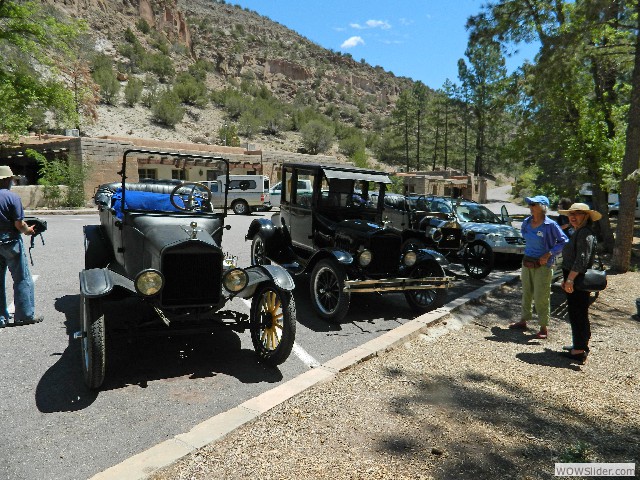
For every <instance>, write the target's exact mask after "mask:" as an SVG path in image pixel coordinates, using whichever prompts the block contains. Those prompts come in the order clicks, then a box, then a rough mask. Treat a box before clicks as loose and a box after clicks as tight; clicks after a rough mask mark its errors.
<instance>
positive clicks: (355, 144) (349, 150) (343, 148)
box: [338, 134, 364, 157]
mask: <svg viewBox="0 0 640 480" xmlns="http://www.w3.org/2000/svg"><path fill="white" fill-rule="evenodd" d="M338 149H339V151H340V153H342V154H343V155H346V156H347V157H353V156H354V155H355V154H356V153H357V152H363V153H364V139H363V138H362V136H361V135H359V134H352V135H350V136H348V137H346V138H343V139H342V140H340V142H339V143H338Z"/></svg>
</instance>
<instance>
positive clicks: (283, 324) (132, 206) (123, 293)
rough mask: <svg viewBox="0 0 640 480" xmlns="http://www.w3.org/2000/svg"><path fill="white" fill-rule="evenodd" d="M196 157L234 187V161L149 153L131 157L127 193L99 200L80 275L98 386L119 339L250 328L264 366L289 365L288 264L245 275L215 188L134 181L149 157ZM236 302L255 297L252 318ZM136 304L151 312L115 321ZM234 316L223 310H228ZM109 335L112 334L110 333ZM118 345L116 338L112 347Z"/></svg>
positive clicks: (92, 382) (103, 192) (91, 373)
mask: <svg viewBox="0 0 640 480" xmlns="http://www.w3.org/2000/svg"><path fill="white" fill-rule="evenodd" d="M154 155H155V156H162V157H169V158H173V159H175V160H182V159H184V160H187V159H194V160H198V161H202V162H203V164H204V163H206V165H207V166H208V168H213V169H215V170H216V174H217V176H218V177H219V178H226V179H227V180H226V181H227V183H228V181H229V180H228V172H229V162H228V160H225V159H223V158H220V157H211V156H205V155H187V154H180V153H168V152H157V151H150V150H142V149H131V150H127V151H125V152H124V154H123V159H122V170H121V171H120V172H118V173H119V175H120V176H121V177H122V182H120V184H119V186H118V187H117V188H114V184H105V185H102V186H101V187H100V188H99V189H98V192H97V194H96V196H95V202H96V203H97V205H98V209H99V215H100V224H99V225H86V226H85V227H84V245H85V269H84V270H82V271H81V272H80V292H81V321H80V331H79V332H78V333H77V334H76V337H79V338H80V339H81V344H82V346H81V351H82V370H83V373H84V380H85V383H86V384H87V386H88V387H89V388H92V389H96V388H99V387H100V386H101V385H102V383H103V381H104V378H105V372H106V366H107V358H106V351H107V350H106V342H107V340H108V339H110V338H116V337H117V336H118V335H117V334H118V332H125V333H126V335H127V336H130V335H136V334H140V335H142V334H149V335H152V334H155V335H157V334H161V335H167V336H169V335H171V336H173V335H176V334H180V333H185V334H193V333H196V332H212V331H215V329H216V328H219V327H222V328H227V329H232V330H234V331H238V332H244V331H245V330H246V329H248V330H249V331H250V334H251V340H252V343H253V346H254V348H255V351H256V353H257V354H258V357H259V359H260V360H261V361H262V362H264V363H266V364H268V365H271V366H275V365H278V364H280V363H282V362H284V361H285V360H286V359H287V358H288V356H289V354H290V353H291V350H292V348H293V343H294V338H295V331H296V309H295V302H294V299H293V295H292V290H293V287H294V283H293V279H292V278H291V276H290V275H289V273H288V272H287V271H286V270H284V269H283V268H281V267H278V266H273V265H255V266H251V267H249V268H238V267H236V266H235V265H234V261H233V258H229V257H228V256H226V255H225V253H224V252H223V250H222V248H221V245H222V236H223V232H224V230H225V229H227V230H228V229H229V228H230V227H229V226H226V225H225V218H226V216H227V202H226V199H225V201H224V202H223V206H222V208H220V209H218V208H215V207H214V206H213V203H212V202H211V192H210V191H209V189H208V188H207V187H206V186H205V185H203V184H201V183H197V182H181V183H179V184H178V185H172V184H167V185H162V184H158V183H129V182H125V179H126V178H127V173H126V172H127V167H128V164H130V163H132V162H134V161H135V159H136V158H140V157H142V156H145V157H146V158H150V157H152V156H154ZM234 297H240V298H243V299H251V308H250V314H249V315H247V314H246V313H244V314H243V313H241V312H234V311H232V310H229V305H228V303H229V302H230V300H232V299H233V298H234ZM126 302H134V304H135V306H136V308H138V307H142V309H143V311H145V312H146V313H147V314H146V315H126V313H125V314H124V315H108V316H107V315H105V312H110V311H113V309H114V307H118V306H120V310H124V311H125V312H129V311H131V310H132V309H130V308H123V306H125V305H128V304H127V303H126ZM224 307H226V309H224V310H223V308H224ZM107 333H110V335H109V336H107ZM109 341H110V340H109Z"/></svg>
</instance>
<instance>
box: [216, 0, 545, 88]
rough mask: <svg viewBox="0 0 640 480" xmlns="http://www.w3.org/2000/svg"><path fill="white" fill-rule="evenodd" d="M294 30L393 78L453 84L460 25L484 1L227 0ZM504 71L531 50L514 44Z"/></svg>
mask: <svg viewBox="0 0 640 480" xmlns="http://www.w3.org/2000/svg"><path fill="white" fill-rule="evenodd" d="M227 3H230V4H237V5H240V6H241V7H243V8H249V9H250V10H253V11H256V12H258V13H259V14H261V15H264V16H266V17H269V18H270V19H272V20H274V21H276V22H278V23H280V24H282V25H284V26H285V27H288V28H290V29H292V30H295V31H296V32H298V33H299V34H301V35H302V36H304V37H307V38H308V39H309V40H311V41H313V42H315V43H317V44H319V45H320V46H322V47H324V48H327V49H332V50H334V51H340V52H343V53H350V54H351V55H352V56H353V58H354V59H355V60H356V61H360V59H362V58H364V59H365V61H366V62H367V63H369V64H371V65H373V66H376V65H380V66H381V67H382V68H384V69H385V70H387V71H391V72H393V73H394V74H395V75H397V76H405V77H410V78H412V79H413V80H421V81H422V82H423V83H425V84H426V85H427V86H429V87H431V88H440V87H442V84H443V83H444V82H445V80H446V79H447V78H449V79H450V80H451V81H453V82H454V83H459V82H458V66H457V64H458V59H460V58H463V57H464V51H465V49H466V48H467V40H468V33H467V31H466V30H465V23H466V20H467V18H468V17H469V16H470V15H474V14H476V13H479V12H480V7H481V5H482V4H483V3H485V1H484V0H482V1H481V0H384V1H383V0H315V1H310V0H230V1H229V0H228V1H227ZM518 49H519V51H520V53H519V54H517V55H515V56H513V57H512V58H509V59H507V66H508V68H509V71H512V70H514V69H515V68H517V67H518V66H519V65H520V64H521V63H522V61H523V60H524V59H525V58H526V59H530V60H531V59H532V58H533V56H534V55H535V53H536V48H535V47H533V46H528V45H520V46H518Z"/></svg>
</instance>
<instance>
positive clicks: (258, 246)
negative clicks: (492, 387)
mask: <svg viewBox="0 0 640 480" xmlns="http://www.w3.org/2000/svg"><path fill="white" fill-rule="evenodd" d="M270 264H271V262H270V261H269V259H268V258H267V254H266V249H265V244H264V238H262V235H260V234H259V233H256V235H255V237H253V242H251V265H270Z"/></svg>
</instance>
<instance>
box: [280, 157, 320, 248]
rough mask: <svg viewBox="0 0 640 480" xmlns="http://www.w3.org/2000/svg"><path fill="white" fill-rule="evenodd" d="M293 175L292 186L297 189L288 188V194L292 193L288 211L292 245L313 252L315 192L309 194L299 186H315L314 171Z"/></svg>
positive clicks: (296, 170) (299, 170) (298, 170)
mask: <svg viewBox="0 0 640 480" xmlns="http://www.w3.org/2000/svg"><path fill="white" fill-rule="evenodd" d="M292 173H293V175H292V178H291V185H295V186H296V187H295V188H291V189H289V185H287V187H286V188H287V193H289V192H290V201H289V205H288V210H289V231H290V233H291V243H292V244H293V245H294V246H295V247H298V248H302V249H305V250H313V240H312V234H313V216H312V212H313V211H312V203H313V190H312V191H311V192H309V191H308V190H307V189H299V188H298V185H299V184H301V183H308V182H311V185H314V183H313V182H314V178H315V175H314V171H313V170H306V169H295V170H294V171H293V172H292Z"/></svg>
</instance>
